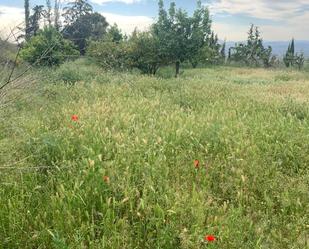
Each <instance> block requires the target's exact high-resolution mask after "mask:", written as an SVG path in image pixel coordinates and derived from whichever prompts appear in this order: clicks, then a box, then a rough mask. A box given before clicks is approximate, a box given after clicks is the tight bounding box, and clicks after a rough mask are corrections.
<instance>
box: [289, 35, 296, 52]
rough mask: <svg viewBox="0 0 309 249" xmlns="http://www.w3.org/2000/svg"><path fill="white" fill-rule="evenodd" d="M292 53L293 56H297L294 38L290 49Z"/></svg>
mask: <svg viewBox="0 0 309 249" xmlns="http://www.w3.org/2000/svg"><path fill="white" fill-rule="evenodd" d="M290 53H291V55H293V56H294V55H295V44H294V38H292V42H291V47H290Z"/></svg>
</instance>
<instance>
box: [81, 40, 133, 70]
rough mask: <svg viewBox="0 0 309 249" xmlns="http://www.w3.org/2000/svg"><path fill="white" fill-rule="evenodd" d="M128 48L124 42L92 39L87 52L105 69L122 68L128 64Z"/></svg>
mask: <svg viewBox="0 0 309 249" xmlns="http://www.w3.org/2000/svg"><path fill="white" fill-rule="evenodd" d="M129 50H130V47H129V44H128V43H126V42H112V41H92V42H90V44H89V47H88V49H87V54H88V55H89V56H91V57H92V58H94V59H96V61H97V62H98V63H99V64H100V65H101V66H103V67H104V68H106V69H116V70H123V69H126V68H128V66H129V63H128V58H129Z"/></svg>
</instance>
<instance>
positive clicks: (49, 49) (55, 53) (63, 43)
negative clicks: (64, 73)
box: [20, 27, 78, 66]
mask: <svg viewBox="0 0 309 249" xmlns="http://www.w3.org/2000/svg"><path fill="white" fill-rule="evenodd" d="M77 55H78V51H77V50H76V49H75V47H74V46H73V44H72V43H71V42H70V41H68V40H65V39H64V38H63V37H62V35H61V34H60V33H59V32H57V31H56V30H55V29H54V28H52V27H51V28H48V27H46V28H44V30H42V31H39V33H38V35H37V36H34V37H32V38H31V39H30V40H29V41H28V42H27V43H26V44H25V46H24V47H23V49H22V50H21V53H20V56H21V58H22V59H24V60H25V61H27V62H29V63H31V64H33V65H35V66H37V65H38V66H55V65H60V64H61V63H63V62H64V61H65V60H67V59H68V58H74V57H75V56H77Z"/></svg>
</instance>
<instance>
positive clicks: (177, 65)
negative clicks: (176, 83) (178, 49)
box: [175, 61, 180, 78]
mask: <svg viewBox="0 0 309 249" xmlns="http://www.w3.org/2000/svg"><path fill="white" fill-rule="evenodd" d="M175 66H176V74H175V78H177V77H178V75H179V69H180V61H176V65H175Z"/></svg>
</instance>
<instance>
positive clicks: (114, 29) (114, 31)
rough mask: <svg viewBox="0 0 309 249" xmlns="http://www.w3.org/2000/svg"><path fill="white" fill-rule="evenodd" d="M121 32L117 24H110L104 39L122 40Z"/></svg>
mask: <svg viewBox="0 0 309 249" xmlns="http://www.w3.org/2000/svg"><path fill="white" fill-rule="evenodd" d="M123 38H124V36H123V34H122V32H121V30H120V29H119V28H118V26H117V24H116V23H114V25H113V26H111V27H110V28H109V29H108V31H107V34H106V40H109V41H112V42H121V41H123Z"/></svg>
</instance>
